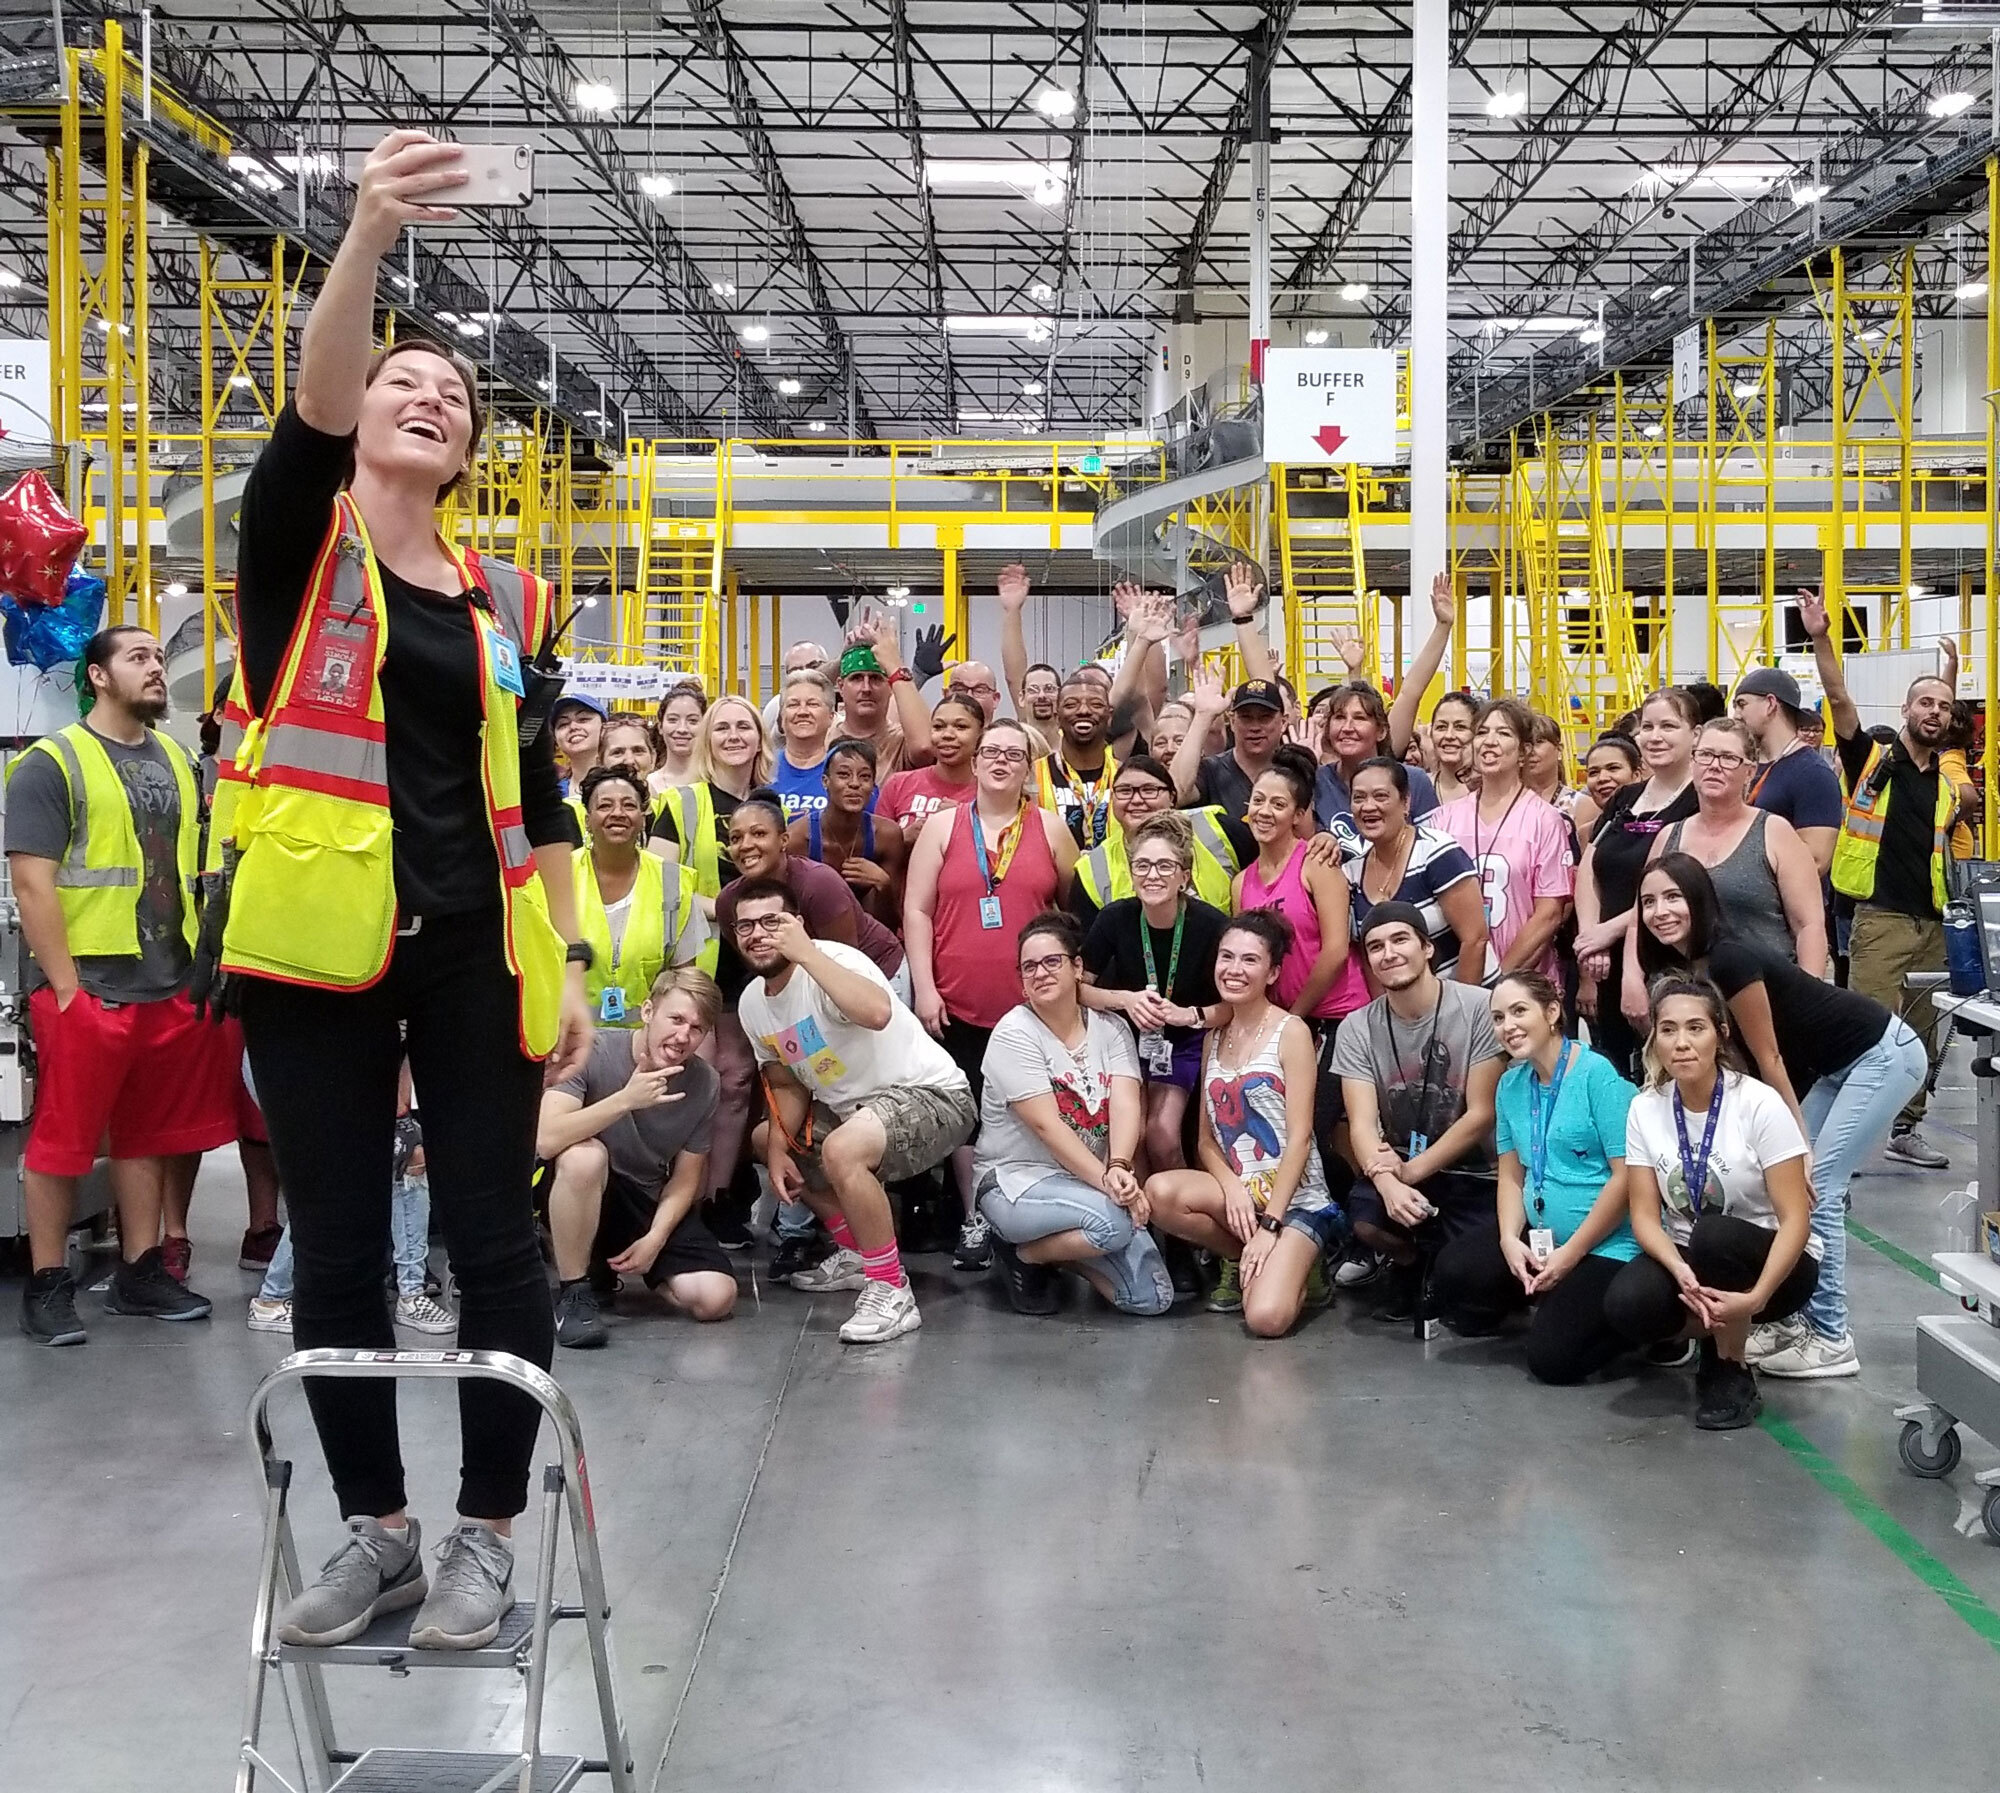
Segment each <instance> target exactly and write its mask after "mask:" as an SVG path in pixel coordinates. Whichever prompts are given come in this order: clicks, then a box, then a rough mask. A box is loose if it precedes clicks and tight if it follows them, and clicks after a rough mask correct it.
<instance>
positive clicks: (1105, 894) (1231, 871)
mask: <svg viewBox="0 0 2000 1793" xmlns="http://www.w3.org/2000/svg"><path fill="white" fill-rule="evenodd" d="M1182 813H1183V814H1184V815H1186V817H1187V819H1188V821H1189V823H1190V824H1191V825H1192V826H1193V828H1194V880H1193V882H1194V893H1195V895H1196V896H1198V897H1199V898H1200V899H1201V900H1202V901H1203V902H1204V903H1208V904H1210V905H1211V906H1212V907H1214V908H1217V909H1220V910H1221V911H1222V912H1223V914H1225V915H1227V914H1228V913H1229V912H1230V908H1231V901H1230V892H1231V889H1232V886H1233V884H1234V882H1235V878H1236V874H1237V873H1238V872H1240V871H1241V870H1242V869H1243V868H1242V866H1241V865H1239V864H1238V863H1237V860H1236V853H1235V850H1234V849H1233V848H1232V847H1231V846H1230V844H1229V835H1228V832H1227V831H1226V830H1225V829H1224V828H1223V826H1222V810H1221V808H1220V806H1219V805H1213V804H1212V805H1210V806H1209V807H1208V808H1205V809H1190V810H1185V811H1183V812H1182ZM1076 875H1077V877H1078V878H1079V879H1081V880H1082V883H1083V889H1084V894H1085V895H1086V896H1088V897H1089V898H1090V900H1091V901H1092V902H1093V903H1095V904H1096V905H1097V906H1098V907H1099V908H1100V909H1102V908H1103V907H1104V905H1105V904H1106V903H1109V902H1114V901H1116V900H1117V899H1118V898H1120V897H1128V896H1131V895H1133V894H1134V892H1133V888H1132V868H1131V866H1130V865H1128V864H1127V863H1126V860H1125V831H1124V830H1123V829H1122V828H1120V827H1119V826H1118V824H1117V823H1116V822H1113V823H1112V824H1111V834H1110V836H1109V838H1108V839H1107V840H1106V841H1105V842H1104V844H1103V845H1102V846H1101V847H1093V848H1092V849H1091V850H1090V851H1089V852H1088V853H1086V854H1084V856H1083V857H1082V858H1081V859H1079V860H1078V861H1077V863H1076Z"/></svg>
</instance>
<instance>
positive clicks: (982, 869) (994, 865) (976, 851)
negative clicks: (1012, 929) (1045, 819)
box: [965, 803, 1028, 928]
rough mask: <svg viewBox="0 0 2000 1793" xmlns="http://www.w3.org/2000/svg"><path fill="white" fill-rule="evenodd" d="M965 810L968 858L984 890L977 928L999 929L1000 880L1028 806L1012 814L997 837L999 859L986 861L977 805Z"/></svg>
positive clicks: (1019, 841) (1023, 828) (1008, 863)
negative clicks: (969, 844)
mask: <svg viewBox="0 0 2000 1793" xmlns="http://www.w3.org/2000/svg"><path fill="white" fill-rule="evenodd" d="M965 807H966V809H967V810H968V811H969V812H970V813H971V816H972V854H973V858H974V860H975V861H976V863H977V864H978V866H979V876H980V880H981V881H982V882H983V883H984V884H985V886H986V894H985V896H983V897H981V898H980V900H979V925H980V926H981V927H982V928H997V927H999V926H1000V925H1001V916H1000V880H1001V879H1002V878H1004V877H1006V875H1007V868H1008V867H1009V866H1011V865H1012V864H1013V863H1014V850H1015V848H1017V847H1018V846H1020V844H1021V835H1022V833H1023V832H1024V830H1025V828H1026V825H1027V824H1026V817H1027V814H1028V806H1027V805H1026V804H1025V803H1024V804H1022V805H1021V807H1020V808H1019V809H1018V810H1016V811H1015V812H1014V819H1013V821H1012V822H1010V823H1008V825H1007V827H1006V828H1005V829H1004V830H1002V832H1001V835H1000V856H999V858H998V859H995V860H991V861H989V860H988V858H987V855H986V829H985V827H984V825H983V824H982V823H981V822H980V820H979V805H978V804H977V803H968V804H967V805H966V806H965Z"/></svg>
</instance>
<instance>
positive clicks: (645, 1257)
mask: <svg viewBox="0 0 2000 1793" xmlns="http://www.w3.org/2000/svg"><path fill="white" fill-rule="evenodd" d="M721 1012H722V993H721V992H720V991H719V990H717V989H716V987H715V980H714V979H713V978H711V977H710V976H709V975H708V974H707V973H706V972H704V971H698V970H696V969H695V968H694V967H692V966H684V967H681V968H679V969H675V968H673V967H669V968H668V969H667V970H665V971H663V972H661V973H660V975H659V976H658V977H657V978H655V979H654V980H653V988H652V991H651V993H650V994H649V995H648V997H647V998H646V1001H645V1003H644V1004H643V1005H642V1006H641V1007H640V1010H639V1025H638V1026H637V1027H636V1028H613V1027H606V1028H600V1029H598V1031H597V1034H596V1036H595V1037H594V1038H593V1039H592V1041H591V1047H590V1057H589V1059H588V1060H587V1061H586V1062H585V1064H584V1067H583V1070H582V1072H581V1073H580V1074H579V1075H577V1076H575V1077H572V1078H570V1079H569V1080H568V1081H567V1082H564V1083H559V1084H557V1085H556V1086H555V1088H554V1089H552V1090H550V1091H549V1092H548V1093H547V1094H546V1095H545V1096H543V1097H542V1115H541V1124H540V1127H539V1128H538V1130H537V1132H536V1135H535V1151H536V1153H537V1155H538V1156H540V1157H542V1158H544V1159H546V1160H547V1161H548V1162H549V1163H550V1164H551V1165H552V1166H553V1167H554V1178H553V1181H552V1182H551V1185H550V1188H549V1233H550V1235H551V1237H552V1238H553V1240H554V1243H555V1252H556V1276H557V1279H558V1283H559V1286H558V1288H557V1290H556V1343H557V1344H559V1345H568V1346H570V1347H572V1348H573V1349H580V1350H588V1349H591V1348H594V1347H596V1346H600V1345H602V1344H604V1343H605V1341H606V1339H607V1338H608V1337H609V1335H608V1333H607V1332H606V1331H605V1327H604V1321H603V1319H602V1317H601V1315H600V1314H599V1311H598V1302H597V1293H596V1291H595V1290H594V1289H593V1288H592V1287H591V1272H592V1270H593V1269H595V1268H596V1267H597V1266H599V1265H603V1266H604V1267H605V1268H607V1269H608V1270H609V1272H610V1273H611V1275H612V1277H613V1278H616V1277H618V1276H639V1277H643V1278H644V1279H645V1283H646V1287H647V1288H649V1289H657V1290H658V1291H659V1292H660V1293H661V1294H662V1295H664V1296H665V1297H666V1301H667V1305H668V1306H669V1307H671V1308H674V1309H677V1310H678V1311H679V1312H681V1313H684V1314H687V1315H690V1316H691V1317H692V1318H694V1319H697V1320H726V1319H728V1318H729V1315H730V1313H731V1312H732V1311H733V1310H734V1309H735V1306H736V1276H735V1273H734V1271H732V1270H731V1269H730V1265H729V1259H728V1257H727V1256H726V1255H725V1254H724V1252H723V1249H722V1247H721V1246H720V1245H718V1244H717V1243H716V1242H715V1238H714V1235H713V1234H711V1233H710V1232H709V1230H708V1228H707V1227H706V1226H705V1225H703V1224H702V1220H701V1217H700V1215H698V1214H697V1213H696V1212H695V1211H694V1208H695V1201H696V1198H697V1197H698V1196H700V1195H701V1194H702V1193H703V1192H704V1189H705V1187H706V1183H705V1179H706V1177H707V1174H708V1139H709V1129H710V1127H711V1125H712V1124H713V1122H714V1119H715V1104H716V1098H717V1096H718V1094H719V1092H720V1088H721V1086H720V1083H719V1082H718V1080H717V1078H716V1074H715V1071H714V1069H713V1068H712V1067H711V1066H709V1065H708V1064H706V1063H704V1062H703V1061H702V1060H701V1059H698V1058H696V1057H695V1053H696V1051H697V1050H698V1049H699V1048H700V1046H701V1043H702V1041H703V1040H704V1039H705V1038H707V1036H708V1033H709V1030H710V1029H711V1028H713V1027H714V1026H715V1018H716V1016H717V1015H719V1014H720V1013H721Z"/></svg>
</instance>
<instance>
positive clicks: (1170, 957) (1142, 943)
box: [1139, 897, 1187, 1002]
mask: <svg viewBox="0 0 2000 1793" xmlns="http://www.w3.org/2000/svg"><path fill="white" fill-rule="evenodd" d="M1186 926H1187V898H1186V897H1183V898H1181V901H1180V905H1179V907H1177V908H1176V909H1175V910H1174V943H1173V945H1172V946H1171V947H1170V948H1169V949H1168V951H1167V981H1166V982H1165V983H1164V984H1162V983H1161V982H1160V968H1159V965H1158V963H1157V962H1156V961H1155V959H1154V958H1153V926H1152V923H1151V922H1149V921H1147V919H1146V917H1145V916H1144V914H1143V913H1142V914H1141V915H1140V917H1139V947H1140V950H1141V951H1142V952H1143V953H1144V954H1145V955H1146V982H1147V984H1148V985H1149V986H1151V988H1152V991H1153V994H1154V995H1155V996H1157V997H1159V998H1160V1000H1161V1001H1162V1002H1172V1001H1173V999H1174V974H1175V973H1176V972H1178V971H1179V970H1180V968H1181V930H1182V929H1183V928H1185V927H1186Z"/></svg>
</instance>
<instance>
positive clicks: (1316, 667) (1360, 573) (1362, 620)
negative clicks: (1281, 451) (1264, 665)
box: [1271, 465, 1393, 701]
mask: <svg viewBox="0 0 2000 1793" xmlns="http://www.w3.org/2000/svg"><path fill="white" fill-rule="evenodd" d="M1271 475H1272V481H1271V483H1272V488H1273V492H1274V494H1275V496H1276V499H1277V503H1276V506H1275V507H1274V510H1273V514H1272V519H1271V521H1272V525H1273V529H1274V532H1275V533H1276V535H1277V538H1278V556H1277V558H1278V570H1279V577H1280V579H1281V580H1282V582H1283V585H1284V592H1285V634H1286V651H1285V665H1286V668H1287V670H1288V673H1289V675H1290V677H1291V679H1292V682H1293V683H1294V684H1295V685H1296V686H1297V687H1298V690H1299V693H1300V697H1301V701H1304V700H1305V699H1307V698H1309V697H1310V696H1311V694H1312V693H1313V692H1315V691H1317V690H1319V689H1321V687H1323V686H1326V685H1332V684H1338V683H1339V682H1340V681H1341V680H1343V679H1345V678H1346V677H1347V676H1348V673H1347V662H1346V661H1345V660H1343V659H1342V658H1341V655H1340V648H1339V646H1338V643H1339V642H1340V641H1342V640H1344V639H1345V638H1347V637H1348V636H1355V637H1358V638H1359V640H1360V642H1361V651H1362V656H1363V657H1362V662H1361V666H1362V671H1363V672H1364V673H1365V674H1366V676H1367V677H1369V678H1370V679H1372V680H1375V681H1377V682H1379V681H1380V679H1381V676H1382V643H1381V635H1380V629H1379V625H1378V621H1377V617H1378V607H1377V604H1376V594H1375V593H1374V592H1372V591H1370V590H1369V589H1368V565H1367V557H1366V553H1365V551H1364V549H1363V546H1362V540H1361V520H1362V517H1363V515H1364V514H1365V513H1366V510H1367V505H1368V501H1369V497H1370V495H1371V488H1372V479H1373V476H1372V474H1371V472H1370V470H1369V469H1368V468H1366V467H1359V466H1351V465H1350V466H1344V467H1333V468H1318V467H1290V466H1282V467H1273V468H1272V469H1271ZM1392 670H1393V669H1392Z"/></svg>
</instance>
